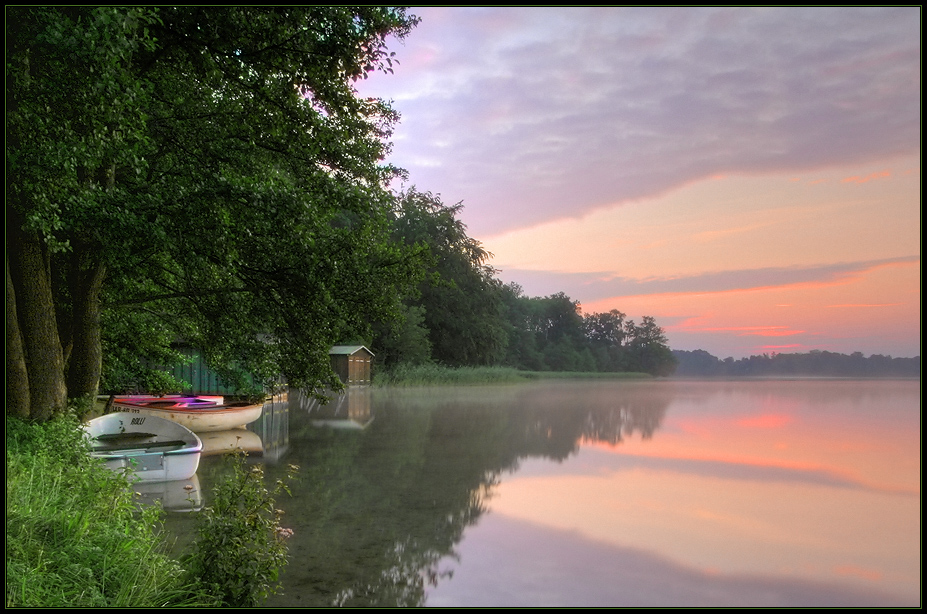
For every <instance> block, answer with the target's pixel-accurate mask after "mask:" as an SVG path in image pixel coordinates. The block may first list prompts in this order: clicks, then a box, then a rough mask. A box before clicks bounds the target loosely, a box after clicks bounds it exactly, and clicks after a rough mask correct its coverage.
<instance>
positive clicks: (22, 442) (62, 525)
mask: <svg viewBox="0 0 927 614" xmlns="http://www.w3.org/2000/svg"><path fill="white" fill-rule="evenodd" d="M6 427H7V434H6V444H7V471H6V484H7V488H6V539H5V542H6V596H5V603H6V606H7V607H45V608H49V607H52V608H54V607H122V608H129V607H163V606H191V607H195V606H210V605H215V602H214V601H213V600H212V599H211V598H210V597H208V596H204V595H202V594H199V593H198V592H197V591H196V589H195V588H194V589H191V586H190V585H185V584H184V583H183V582H182V580H181V578H182V575H183V573H182V570H181V568H180V566H179V565H178V564H177V562H176V561H174V560H172V559H170V558H169V557H168V556H167V555H166V553H165V549H164V548H163V547H162V542H161V538H160V536H159V535H158V528H159V527H160V515H159V514H160V510H159V509H158V508H151V507H149V508H143V509H139V508H138V507H137V506H136V505H135V503H134V501H133V494H132V489H131V488H130V484H129V482H128V481H127V479H126V477H125V476H123V475H121V474H118V473H115V472H113V471H110V470H109V469H107V468H105V467H104V466H103V465H102V464H101V463H99V462H98V461H97V460H96V459H93V458H91V457H90V456H89V455H88V454H87V446H86V442H85V441H84V438H83V436H82V432H81V430H80V429H79V428H78V423H77V420H76V419H75V418H74V417H73V416H63V417H60V418H58V419H55V420H51V421H49V422H46V423H42V424H35V423H29V422H25V421H21V420H17V419H15V418H7V422H6Z"/></svg>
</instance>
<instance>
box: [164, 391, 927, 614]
mask: <svg viewBox="0 0 927 614" xmlns="http://www.w3.org/2000/svg"><path fill="white" fill-rule="evenodd" d="M918 408H919V382H909V383H906V384H904V385H902V386H891V385H889V386H881V387H879V386H876V387H875V388H873V387H872V385H871V383H869V384H867V383H854V382H841V383H833V382H831V383H828V384H822V383H821V382H817V383H800V382H799V383H795V382H789V383H785V384H784V383H782V382H749V383H744V382H711V383H706V382H666V381H663V382H607V383H590V382H569V381H563V382H536V383H532V384H528V385H516V386H492V387H466V388H434V389H391V390H384V389H373V388H353V389H351V390H350V391H349V393H348V394H346V395H343V396H342V397H339V398H335V399H333V402H332V403H330V404H328V405H325V406H320V405H318V404H317V403H314V402H313V401H312V400H311V399H308V398H305V397H302V396H299V395H295V394H293V393H292V392H291V394H290V395H289V397H288V398H281V399H278V401H277V403H276V405H272V406H270V407H269V408H266V409H265V414H266V415H265V416H264V417H263V418H262V420H261V421H259V422H258V423H256V424H255V426H254V431H255V433H256V434H259V437H260V439H261V440H262V447H263V450H264V452H263V456H261V457H252V458H251V462H260V463H263V464H264V465H265V470H266V472H267V474H268V477H269V478H271V479H273V478H275V477H282V476H283V474H284V473H285V471H286V469H285V468H286V465H287V464H290V463H292V464H297V465H300V467H301V468H302V469H301V472H300V476H301V477H300V480H299V482H298V483H297V484H295V485H294V486H293V488H292V490H293V498H292V499H283V500H280V501H278V504H279V506H280V507H282V508H283V509H284V510H285V511H286V516H285V518H286V524H287V526H289V527H291V528H293V529H294V530H295V535H294V537H292V538H291V540H290V564H289V566H288V567H287V569H286V570H285V572H284V575H283V584H284V594H283V595H279V596H275V597H273V598H272V599H271V601H270V602H269V604H268V605H271V606H330V605H343V606H381V607H393V606H419V605H458V606H473V605H511V606H531V605H548V606H551V605H565V606H571V605H572V606H578V605H599V606H607V605H635V604H645V605H754V606H762V605H847V604H850V605H852V604H856V605H863V604H873V605H897V604H907V603H909V600H910V599H911V595H912V594H913V595H917V594H919V593H918V590H913V591H912V590H911V584H912V582H914V583H916V589H919V574H920V568H919V558H918V548H917V544H919V539H920V533H919V515H920V505H919V492H920V491H919V482H920V470H919V467H920V463H919V449H920V437H919V410H918ZM345 427H350V428H345ZM912 457H913V458H912ZM220 472H221V463H220V462H219V459H218V458H217V457H207V458H204V459H203V462H202V463H201V470H200V472H199V474H198V475H199V477H200V480H201V482H202V484H203V490H205V491H206V492H207V493H208V492H209V486H210V484H211V483H214V480H215V479H216V477H217V476H218V475H219V473H220ZM205 504H206V505H208V497H207V501H206V502H205ZM178 518H179V520H178ZM874 518H875V519H879V520H873V519H874ZM880 522H881V525H884V526H881V527H879V526H878V525H879V523H880ZM189 526H190V520H189V515H187V516H183V517H180V516H178V517H175V520H173V521H172V524H171V528H172V530H174V531H176V532H177V533H178V534H180V535H183V534H184V533H185V532H186V531H189ZM912 553H913V558H912ZM873 574H875V575H873ZM645 576H646V577H645ZM866 578H868V580H867V579H866ZM873 578H877V579H876V580H873ZM912 578H913V579H912ZM841 579H843V580H846V581H845V582H843V583H842V584H841V583H839V582H837V580H841Z"/></svg>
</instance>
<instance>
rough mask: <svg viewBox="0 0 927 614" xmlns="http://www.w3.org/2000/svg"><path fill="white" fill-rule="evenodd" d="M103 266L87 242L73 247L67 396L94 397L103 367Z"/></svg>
mask: <svg viewBox="0 0 927 614" xmlns="http://www.w3.org/2000/svg"><path fill="white" fill-rule="evenodd" d="M105 270H106V269H105V267H104V265H103V263H102V262H100V261H99V258H98V257H97V256H96V254H95V253H94V250H93V248H92V247H90V245H88V244H86V243H82V244H79V245H76V246H75V247H74V255H73V258H72V273H71V297H72V302H73V305H72V310H71V326H70V343H69V345H70V348H71V351H70V357H69V360H68V375H67V386H68V397H70V398H78V397H84V396H88V395H91V396H96V394H97V390H98V388H99V385H100V374H101V372H102V369H103V351H102V348H101V345H100V289H101V288H102V286H103V278H104V276H105Z"/></svg>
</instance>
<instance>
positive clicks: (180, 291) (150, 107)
mask: <svg viewBox="0 0 927 614" xmlns="http://www.w3.org/2000/svg"><path fill="white" fill-rule="evenodd" d="M416 23H417V19H416V18H415V17H413V16H411V15H407V14H406V12H405V10H404V9H398V8H390V7H353V8H352V7H277V8H260V7H247V6H246V7H218V8H203V7H169V8H163V9H158V8H152V7H142V8H120V7H97V8H93V7H39V8H27V7H10V8H8V14H7V96H8V113H7V143H8V156H7V157H8V165H7V169H8V170H7V172H8V184H7V185H8V188H7V198H8V207H7V267H6V271H7V274H6V276H7V345H8V348H10V349H11V350H12V351H8V352H7V412H8V413H15V414H18V415H23V416H31V417H33V418H36V419H45V418H48V417H50V416H51V415H53V414H54V413H56V412H57V411H60V410H61V408H62V407H63V406H64V403H65V398H66V397H79V396H84V395H88V394H94V393H96V391H97V387H98V384H99V381H100V377H101V373H102V372H103V370H104V367H106V368H109V369H110V370H111V371H112V366H111V365H110V366H108V367H107V365H106V363H105V361H104V357H103V352H102V348H103V347H104V340H105V339H108V343H110V344H111V345H112V344H120V343H126V344H128V345H130V346H131V345H132V344H136V345H139V346H140V347H141V346H145V345H146V344H149V345H150V342H151V340H152V339H153V338H155V337H160V338H161V339H174V340H176V339H178V338H182V339H183V340H185V341H186V342H188V343H190V344H193V345H196V346H197V347H199V348H201V349H202V350H203V351H204V352H205V354H206V357H207V359H208V360H209V361H210V362H211V363H213V364H214V365H215V366H217V367H227V368H228V371H227V372H228V373H231V372H232V370H231V366H232V365H235V364H237V365H239V366H246V367H248V368H250V369H252V370H253V371H254V372H255V373H256V374H257V375H259V376H264V377H268V376H270V375H271V374H274V375H276V374H280V373H282V374H284V375H285V376H286V377H287V378H288V379H289V380H290V382H291V384H294V385H303V386H307V387H314V386H319V385H324V384H328V383H333V384H334V383H336V382H335V381H333V374H332V373H331V370H330V368H329V366H328V356H327V351H328V348H329V347H330V346H331V345H332V344H333V343H336V342H337V341H338V340H339V339H340V338H342V337H344V336H349V335H356V334H358V333H359V331H363V330H365V329H366V328H367V327H368V324H367V323H368V322H369V321H370V320H371V319H372V318H374V317H376V318H380V319H385V318H388V317H389V316H390V314H391V313H394V312H395V310H396V309H397V307H398V304H397V297H398V294H399V289H400V288H401V287H403V286H404V285H405V284H406V283H407V281H408V280H409V279H410V278H412V277H413V276H414V273H413V269H414V265H415V262H414V260H411V259H410V258H409V257H408V256H409V254H408V253H407V251H406V250H404V249H403V247H402V246H401V245H399V244H396V243H394V242H392V241H390V236H389V230H390V226H389V222H390V219H389V215H390V212H391V210H392V209H393V201H394V198H393V197H392V195H391V194H390V193H389V192H388V191H387V189H386V186H387V184H388V182H389V181H390V180H391V179H392V178H393V177H394V176H395V175H396V173H397V172H398V170H397V169H394V168H391V167H389V166H384V165H383V164H382V163H381V160H382V158H383V157H384V156H385V154H386V152H387V149H388V145H387V143H386V139H387V138H388V137H389V134H390V130H391V126H392V125H393V124H394V123H395V121H397V119H398V116H397V114H396V113H395V112H393V111H392V110H391V109H390V108H389V106H388V105H386V104H385V103H383V102H382V101H379V100H371V99H362V98H360V97H359V96H357V93H356V91H355V89H354V87H353V83H354V81H355V80H357V79H359V78H363V77H364V76H365V75H366V74H367V73H368V72H370V71H372V70H387V71H388V70H389V69H390V67H391V63H392V59H391V54H390V53H389V52H388V51H387V49H386V46H385V41H386V38H387V37H388V36H390V35H393V36H397V37H399V38H402V37H403V36H405V35H406V34H408V32H409V31H410V30H411V28H412V27H414V25H415V24H416ZM113 322H116V323H118V324H119V325H118V326H115V325H114V326H111V327H108V328H107V330H103V325H104V323H110V324H112V323H113ZM155 345H159V346H160V347H162V348H163V343H160V342H159V343H155ZM107 360H110V358H109V357H107ZM123 367H124V365H123ZM116 371H118V369H116ZM126 371H127V372H131V371H132V369H131V368H126Z"/></svg>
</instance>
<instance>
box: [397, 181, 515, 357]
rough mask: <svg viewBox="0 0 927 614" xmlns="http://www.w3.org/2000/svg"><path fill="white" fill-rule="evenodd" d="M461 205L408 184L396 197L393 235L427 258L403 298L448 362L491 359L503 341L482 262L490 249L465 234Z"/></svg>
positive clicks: (497, 287) (493, 290)
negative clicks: (411, 292) (420, 274)
mask: <svg viewBox="0 0 927 614" xmlns="http://www.w3.org/2000/svg"><path fill="white" fill-rule="evenodd" d="M462 208H463V205H462V204H461V203H457V204H456V205H450V206H448V205H445V204H444V203H442V202H441V199H440V197H438V196H436V195H434V194H431V193H429V192H419V191H417V190H415V189H414V188H413V189H411V190H409V191H407V192H406V193H404V194H402V195H401V196H400V198H399V203H398V208H397V211H396V221H395V236H396V238H397V239H398V240H400V241H402V242H403V244H404V245H406V246H407V247H408V248H409V249H414V250H419V251H418V253H420V254H422V256H423V257H425V258H426V259H427V262H428V265H427V270H426V275H425V276H424V278H423V279H422V280H421V282H420V283H419V285H418V288H417V292H416V293H415V295H414V296H410V297H409V299H408V301H409V302H410V304H413V305H416V306H418V307H420V308H421V309H422V314H423V317H424V327H425V328H426V329H427V330H428V341H429V344H430V346H431V355H432V358H433V359H434V360H436V361H438V362H441V363H443V364H446V365H449V366H472V365H488V364H495V363H497V362H499V361H501V359H502V357H503V355H504V351H505V344H506V340H507V338H506V330H505V321H504V319H503V315H502V312H503V304H502V284H501V283H500V282H499V281H498V280H497V279H496V277H495V274H496V270H495V269H493V268H492V267H491V266H490V265H489V264H488V261H489V258H490V257H491V254H490V253H489V252H487V251H486V250H485V249H484V248H483V246H482V244H481V243H480V242H479V241H477V240H476V239H473V238H471V237H469V236H467V227H466V225H465V224H464V223H463V222H462V221H460V220H459V219H458V217H457V216H458V214H459V213H460V210H461V209H462Z"/></svg>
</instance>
